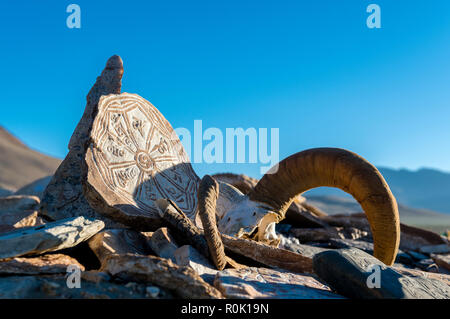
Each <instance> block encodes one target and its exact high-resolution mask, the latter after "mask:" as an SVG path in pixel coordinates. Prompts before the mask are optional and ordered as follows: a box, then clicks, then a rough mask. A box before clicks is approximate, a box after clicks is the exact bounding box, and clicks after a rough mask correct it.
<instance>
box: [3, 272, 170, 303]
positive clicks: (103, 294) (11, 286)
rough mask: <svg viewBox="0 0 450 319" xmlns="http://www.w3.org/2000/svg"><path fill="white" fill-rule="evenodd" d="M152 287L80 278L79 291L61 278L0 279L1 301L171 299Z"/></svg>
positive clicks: (61, 276)
mask: <svg viewBox="0 0 450 319" xmlns="http://www.w3.org/2000/svg"><path fill="white" fill-rule="evenodd" d="M149 288H155V286H148V285H145V284H137V283H129V284H117V283H112V282H108V281H102V282H97V283H95V282H91V281H88V280H83V279H81V282H80V289H77V288H72V289H71V288H69V287H68V286H67V278H66V277H65V276H64V275H52V276H9V277H0V298H2V299H132V298H133V299H135V298H158V299H160V298H163V299H167V298H173V296H172V294H170V293H169V292H167V290H164V289H161V288H159V287H158V291H157V293H156V294H155V293H154V289H149Z"/></svg>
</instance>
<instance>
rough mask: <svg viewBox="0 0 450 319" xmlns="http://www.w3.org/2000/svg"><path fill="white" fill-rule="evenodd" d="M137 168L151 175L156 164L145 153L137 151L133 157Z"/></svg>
mask: <svg viewBox="0 0 450 319" xmlns="http://www.w3.org/2000/svg"><path fill="white" fill-rule="evenodd" d="M135 159H136V164H137V166H138V167H139V168H140V169H141V170H142V171H144V172H146V173H149V174H152V173H153V171H154V169H155V167H156V164H155V161H154V160H153V159H152V158H151V157H150V155H148V153H147V152H146V151H138V152H137V153H136V155H135Z"/></svg>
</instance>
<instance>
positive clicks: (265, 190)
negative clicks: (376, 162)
mask: <svg viewBox="0 0 450 319" xmlns="http://www.w3.org/2000/svg"><path fill="white" fill-rule="evenodd" d="M275 168H276V171H275V169H274V170H271V171H269V172H268V173H267V174H266V175H264V176H263V177H262V178H261V180H260V181H259V182H258V184H257V185H256V186H255V187H254V188H253V189H252V190H251V191H250V193H248V194H247V195H244V194H243V193H242V192H240V191H239V190H238V189H236V188H235V187H233V186H231V185H229V184H226V183H219V196H218V198H217V205H216V214H217V218H218V220H219V221H218V229H219V231H220V232H221V233H224V234H227V235H231V236H235V237H241V238H248V239H254V240H258V241H263V242H266V243H269V244H276V245H277V244H278V243H279V240H278V239H277V235H276V234H275V224H276V223H278V222H279V221H281V220H282V219H283V218H284V217H285V213H286V211H287V209H288V208H289V206H290V205H291V203H292V201H293V200H294V199H295V197H297V196H298V195H300V194H302V193H303V192H305V191H307V190H309V189H312V188H316V187H320V186H328V187H337V188H340V189H342V190H343V191H346V192H348V193H349V194H351V195H352V196H353V197H354V198H355V199H356V200H357V201H358V202H359V203H360V205H361V206H362V208H363V210H364V212H365V213H366V215H367V218H368V220H369V223H370V226H371V229H372V234H373V238H374V256H375V257H377V258H378V259H380V260H381V261H383V262H384V263H385V264H387V265H392V263H393V262H394V260H395V257H396V255H397V252H398V246H399V243H400V220H399V214H398V208H397V202H396V200H395V198H394V196H393V195H392V193H391V191H390V189H389V186H388V185H387V184H386V182H385V180H384V178H383V176H382V175H381V174H380V172H379V171H378V170H377V169H376V168H375V167H374V166H373V165H371V164H370V163H369V162H368V161H366V160H365V159H363V158H362V157H360V156H359V155H357V154H355V153H352V152H350V151H347V150H343V149H336V148H318V149H310V150H306V151H303V152H299V153H296V154H294V155H292V156H290V157H288V158H286V159H284V160H283V161H281V162H280V163H279V164H277V165H276V166H275ZM200 196H201V194H200Z"/></svg>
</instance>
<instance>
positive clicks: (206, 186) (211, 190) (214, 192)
mask: <svg viewBox="0 0 450 319" xmlns="http://www.w3.org/2000/svg"><path fill="white" fill-rule="evenodd" d="M218 197H219V184H218V183H217V182H216V181H215V180H214V179H213V178H212V177H211V176H209V175H205V176H204V177H203V178H202V180H201V182H200V186H199V190H198V214H199V216H200V219H201V221H202V225H203V232H204V234H205V237H206V242H207V243H208V248H209V252H210V255H211V258H212V260H213V262H214V264H215V265H216V267H217V269H219V270H223V269H224V268H225V266H226V264H227V258H226V256H225V249H224V247H223V243H222V239H221V237H220V234H219V230H218V229H217V225H216V201H217V198H218Z"/></svg>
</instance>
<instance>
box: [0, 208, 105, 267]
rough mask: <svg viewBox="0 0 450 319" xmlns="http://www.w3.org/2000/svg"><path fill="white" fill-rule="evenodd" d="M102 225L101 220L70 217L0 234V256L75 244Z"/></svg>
mask: <svg viewBox="0 0 450 319" xmlns="http://www.w3.org/2000/svg"><path fill="white" fill-rule="evenodd" d="M104 226H105V224H104V223H103V222H102V221H101V220H93V219H87V218H84V217H81V216H80V217H72V218H68V219H64V220H60V221H57V222H52V223H48V224H45V225H41V226H35V227H30V228H27V229H25V230H21V229H18V230H16V231H13V232H9V233H5V234H2V235H0V258H10V257H18V256H24V255H33V254H42V253H45V252H49V251H56V250H60V249H64V248H69V247H73V246H76V245H78V244H79V243H81V242H83V241H85V240H87V239H89V238H90V237H92V236H93V235H95V234H96V233H98V232H99V231H100V230H102V229H103V227H104Z"/></svg>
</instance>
